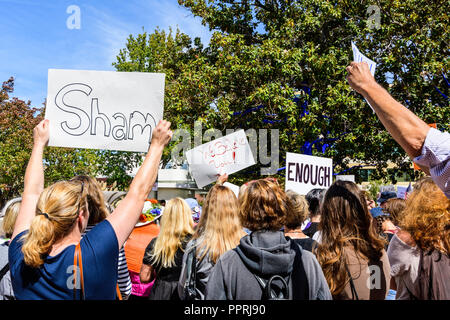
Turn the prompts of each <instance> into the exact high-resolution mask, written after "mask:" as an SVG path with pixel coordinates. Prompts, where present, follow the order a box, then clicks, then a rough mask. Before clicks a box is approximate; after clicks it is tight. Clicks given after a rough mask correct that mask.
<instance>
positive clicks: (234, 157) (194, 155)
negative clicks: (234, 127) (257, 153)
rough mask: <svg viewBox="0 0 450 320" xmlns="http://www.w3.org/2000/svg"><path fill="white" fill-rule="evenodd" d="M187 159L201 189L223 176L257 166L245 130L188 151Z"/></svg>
mask: <svg viewBox="0 0 450 320" xmlns="http://www.w3.org/2000/svg"><path fill="white" fill-rule="evenodd" d="M186 159H187V161H188V163H189V171H190V172H191V175H192V177H193V178H194V180H195V182H196V183H197V186H198V187H199V188H203V187H204V186H206V185H208V184H210V183H212V182H214V181H216V180H217V178H218V176H219V175H221V174H224V173H227V174H232V173H235V172H238V171H240V170H242V169H245V168H247V167H249V166H252V165H254V164H255V160H254V158H253V154H252V150H251V148H250V145H249V143H248V140H247V136H246V135H245V131H244V130H239V131H237V132H234V133H232V134H229V135H226V136H224V137H222V138H219V139H216V140H213V141H211V142H208V143H205V144H202V145H201V146H198V147H196V148H194V149H191V150H188V151H187V152H186Z"/></svg>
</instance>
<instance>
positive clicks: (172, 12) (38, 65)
mask: <svg viewBox="0 0 450 320" xmlns="http://www.w3.org/2000/svg"><path fill="white" fill-rule="evenodd" d="M78 8H79V15H78V13H77V11H76V10H78ZM78 17H79V19H77V18H78ZM78 23H79V24H78ZM157 27H159V28H160V29H161V30H167V31H168V30H169V27H172V29H174V30H175V29H176V28H177V27H178V28H179V29H180V31H181V32H184V33H186V34H188V35H189V36H191V38H192V39H193V38H194V37H200V38H201V39H202V42H203V43H204V44H205V45H206V44H208V43H209V40H210V38H211V35H212V32H210V31H209V29H208V28H207V27H205V26H203V25H202V24H201V19H200V18H198V17H194V16H193V15H192V13H191V12H190V11H189V10H188V9H186V8H184V7H182V6H180V5H179V4H178V2H177V0H125V1H124V0H90V1H89V0H0V34H1V37H0V83H2V82H4V81H6V80H8V79H9V78H10V77H11V76H12V77H14V78H15V89H14V92H13V94H12V96H13V97H18V98H19V99H22V100H24V101H28V100H31V105H32V106H34V107H41V106H42V103H43V102H44V99H45V98H46V96H47V74H48V69H77V70H105V71H109V70H115V69H114V67H113V66H112V63H113V62H115V61H116V56H117V55H118V53H119V51H120V49H122V48H124V47H125V44H126V40H127V38H128V36H129V35H130V34H133V35H137V34H139V33H142V32H143V29H144V30H145V31H147V32H148V33H151V32H153V31H154V30H155V29H156V28H157Z"/></svg>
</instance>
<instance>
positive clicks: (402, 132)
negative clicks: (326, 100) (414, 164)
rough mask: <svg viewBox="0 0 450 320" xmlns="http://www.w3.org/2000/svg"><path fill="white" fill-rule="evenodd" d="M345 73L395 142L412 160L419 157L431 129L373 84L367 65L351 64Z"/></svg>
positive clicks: (361, 63) (376, 84)
mask: <svg viewBox="0 0 450 320" xmlns="http://www.w3.org/2000/svg"><path fill="white" fill-rule="evenodd" d="M347 72H348V77H347V80H348V82H349V84H350V86H351V87H352V88H353V89H354V90H356V91H357V92H358V93H360V94H362V95H363V96H364V98H366V99H367V101H369V103H370V105H371V106H372V107H373V109H374V110H375V112H376V114H377V116H378V118H379V119H380V121H381V123H382V124H383V125H384V127H385V128H386V129H387V130H388V131H389V133H390V134H391V136H392V137H393V138H394V140H395V141H397V143H398V144H400V146H401V147H402V148H403V149H404V150H405V151H406V153H407V154H408V155H409V156H410V157H411V158H415V157H417V156H419V155H420V154H421V150H422V146H423V144H424V142H425V138H426V136H427V134H428V130H430V127H429V126H428V125H427V124H426V123H425V122H424V121H422V120H421V119H420V118H419V117H417V116H416V115H415V114H414V113H412V112H411V111H410V110H408V109H407V108H406V107H404V106H403V105H402V104H401V103H399V102H398V101H396V100H395V99H394V98H392V96H391V95H390V94H389V93H388V92H387V91H386V90H385V89H384V88H383V87H382V86H380V85H379V84H378V83H377V82H376V81H375V79H374V77H373V76H372V74H371V73H370V70H369V66H368V65H367V63H365V62H359V63H357V62H352V63H351V64H350V66H348V67H347Z"/></svg>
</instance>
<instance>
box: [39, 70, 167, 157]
mask: <svg viewBox="0 0 450 320" xmlns="http://www.w3.org/2000/svg"><path fill="white" fill-rule="evenodd" d="M164 81H165V75H164V74H162V73H148V72H116V71H85V70H57V69H49V70H48V90H47V106H46V112H45V118H46V119H49V120H50V139H49V146H55V147H70V148H87V149H105V150H120V151H134V152H147V150H148V147H149V143H150V140H151V134H152V131H153V129H155V127H156V125H157V124H158V122H159V121H160V120H161V119H162V117H163V111H164Z"/></svg>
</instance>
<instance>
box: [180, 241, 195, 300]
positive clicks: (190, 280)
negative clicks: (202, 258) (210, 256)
mask: <svg viewBox="0 0 450 320" xmlns="http://www.w3.org/2000/svg"><path fill="white" fill-rule="evenodd" d="M196 253H197V250H196V245H195V243H194V246H193V248H192V250H191V251H189V253H188V254H187V257H186V270H185V272H186V280H185V282H184V287H183V290H184V300H188V301H193V300H195V299H196V298H197V290H196V281H197V256H196Z"/></svg>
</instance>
